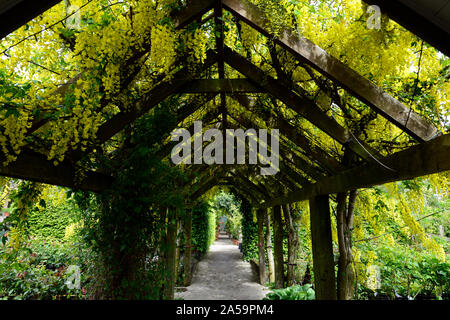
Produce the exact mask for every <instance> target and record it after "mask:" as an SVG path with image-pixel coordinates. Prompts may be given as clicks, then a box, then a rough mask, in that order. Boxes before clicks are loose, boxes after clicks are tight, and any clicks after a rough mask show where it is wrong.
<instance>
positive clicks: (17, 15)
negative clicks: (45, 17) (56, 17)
mask: <svg viewBox="0 0 450 320" xmlns="http://www.w3.org/2000/svg"><path fill="white" fill-rule="evenodd" d="M60 1H61V0H40V1H36V0H9V1H2V2H1V3H0V39H2V38H4V37H5V36H7V35H8V34H10V33H11V32H13V31H15V30H16V29H18V28H20V27H21V26H23V25H24V24H25V23H27V22H28V21H30V20H33V19H34V18H36V17H37V16H39V15H40V14H42V13H44V12H45V11H47V10H48V9H50V8H51V7H53V6H54V5H55V4H57V3H58V2H60Z"/></svg>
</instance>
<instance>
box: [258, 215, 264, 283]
mask: <svg viewBox="0 0 450 320" xmlns="http://www.w3.org/2000/svg"><path fill="white" fill-rule="evenodd" d="M257 219H258V256H259V283H260V284H262V285H264V284H265V283H266V262H265V260H266V259H265V252H264V209H259V210H258V212H257Z"/></svg>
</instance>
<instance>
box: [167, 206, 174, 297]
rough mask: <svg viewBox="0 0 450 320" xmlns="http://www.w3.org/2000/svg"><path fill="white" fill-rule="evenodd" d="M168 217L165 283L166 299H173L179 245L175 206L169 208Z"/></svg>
mask: <svg viewBox="0 0 450 320" xmlns="http://www.w3.org/2000/svg"><path fill="white" fill-rule="evenodd" d="M167 218H168V219H167V235H166V244H167V254H166V282H165V285H164V299H165V300H173V299H174V292H175V263H176V245H177V216H176V210H175V209H174V208H170V209H169V212H168V217H167Z"/></svg>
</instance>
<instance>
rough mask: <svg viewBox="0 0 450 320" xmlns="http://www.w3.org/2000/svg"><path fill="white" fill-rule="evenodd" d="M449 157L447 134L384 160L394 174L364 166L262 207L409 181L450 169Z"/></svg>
mask: <svg viewBox="0 0 450 320" xmlns="http://www.w3.org/2000/svg"><path fill="white" fill-rule="evenodd" d="M449 155H450V134H446V135H444V136H441V137H438V138H435V139H433V140H431V141H428V142H424V143H422V144H419V145H416V146H413V147H410V148H408V149H406V150H403V151H400V152H397V153H394V154H393V155H391V156H389V157H386V158H384V159H382V160H381V162H382V163H383V164H384V165H385V166H387V167H389V168H391V169H393V171H391V170H388V169H386V168H385V167H382V166H381V165H379V164H366V165H362V166H359V167H356V168H353V169H349V170H346V171H344V172H342V173H340V174H337V175H335V176H331V177H326V178H323V179H321V180H319V181H318V182H317V183H314V184H311V185H308V186H304V187H303V189H302V190H301V191H300V192H292V193H289V194H288V195H286V196H285V197H280V198H278V199H276V200H273V201H268V202H264V203H263V204H262V206H261V207H265V208H267V207H272V206H274V205H276V204H284V203H294V202H298V201H303V200H307V199H310V198H312V197H315V196H318V195H324V194H332V193H340V192H345V191H348V190H355V189H360V188H368V187H372V186H374V185H380V184H384V183H388V182H392V181H399V180H408V179H413V178H416V177H420V176H425V175H429V174H433V173H438V172H443V171H447V170H450V156H449Z"/></svg>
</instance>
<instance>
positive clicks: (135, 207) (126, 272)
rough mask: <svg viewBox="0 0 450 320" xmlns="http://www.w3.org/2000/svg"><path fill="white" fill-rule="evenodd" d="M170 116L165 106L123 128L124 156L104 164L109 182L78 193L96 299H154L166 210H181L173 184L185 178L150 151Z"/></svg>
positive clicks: (160, 276)
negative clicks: (94, 268)
mask: <svg viewBox="0 0 450 320" xmlns="http://www.w3.org/2000/svg"><path fill="white" fill-rule="evenodd" d="M173 121H174V118H173V117H172V116H171V114H170V112H169V110H168V109H167V105H166V104H162V107H161V108H159V109H156V110H154V113H153V114H149V115H146V116H144V117H142V118H140V119H139V120H138V121H137V122H136V123H134V125H133V128H129V137H128V138H127V139H126V141H124V144H125V147H124V148H126V149H127V150H129V153H128V154H127V157H126V158H125V159H121V160H120V161H118V162H112V163H110V165H111V167H114V168H115V170H116V172H117V174H116V177H115V183H114V184H113V186H112V187H111V188H110V189H109V190H106V191H105V192H103V193H102V194H96V195H95V196H93V197H90V196H89V195H86V194H80V195H79V196H78V199H80V200H82V202H84V204H83V208H85V209H86V213H85V214H84V215H83V217H84V220H83V222H84V237H85V239H86V240H87V241H88V242H89V243H90V244H91V245H92V247H93V249H94V250H95V252H96V253H97V254H98V257H99V260H98V270H99V273H98V276H97V282H98V283H99V284H100V285H99V293H98V294H99V296H100V297H102V298H116V299H117V298H119V299H120V298H134V299H159V298H160V297H161V294H162V287H163V284H164V281H165V280H166V279H168V278H169V277H168V276H167V275H168V274H167V272H170V271H169V270H163V269H162V268H163V263H162V262H163V260H162V259H160V257H161V256H163V255H164V253H165V252H167V250H168V247H167V246H164V245H162V243H163V241H162V236H164V230H165V227H166V225H167V221H166V211H167V208H171V209H170V210H175V208H178V209H180V210H177V212H180V213H181V212H183V211H182V207H183V203H184V201H183V198H182V196H181V191H180V188H179V186H181V185H182V184H184V183H185V178H184V176H183V175H182V174H181V172H180V171H179V170H178V168H176V167H173V166H171V165H170V164H169V163H167V162H163V161H161V160H159V158H158V157H157V156H155V153H156V152H157V151H158V149H159V145H158V144H157V143H156V141H160V140H161V139H162V138H163V137H165V135H167V132H170V127H171V126H172V125H173Z"/></svg>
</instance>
